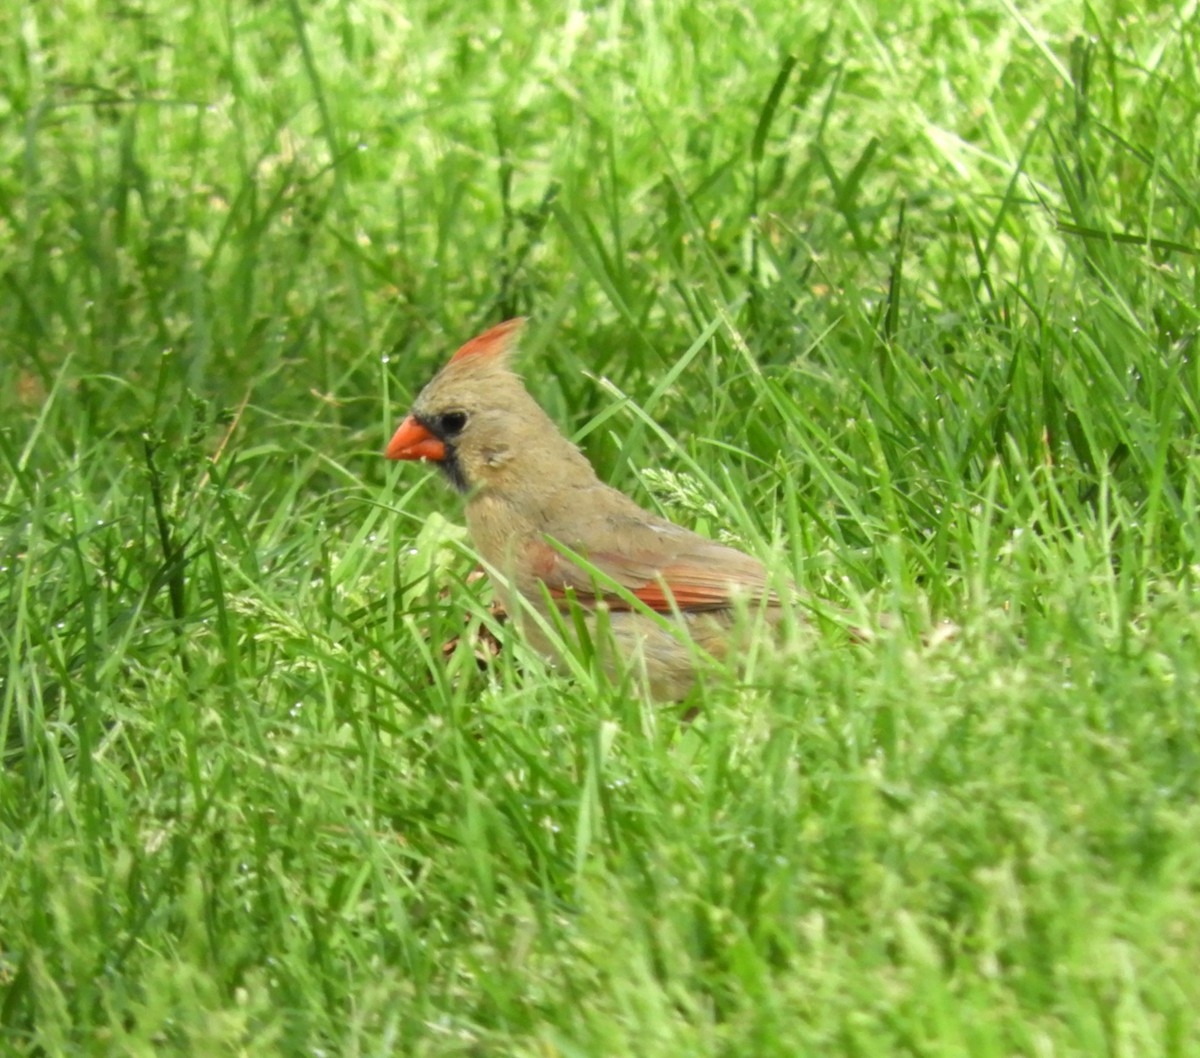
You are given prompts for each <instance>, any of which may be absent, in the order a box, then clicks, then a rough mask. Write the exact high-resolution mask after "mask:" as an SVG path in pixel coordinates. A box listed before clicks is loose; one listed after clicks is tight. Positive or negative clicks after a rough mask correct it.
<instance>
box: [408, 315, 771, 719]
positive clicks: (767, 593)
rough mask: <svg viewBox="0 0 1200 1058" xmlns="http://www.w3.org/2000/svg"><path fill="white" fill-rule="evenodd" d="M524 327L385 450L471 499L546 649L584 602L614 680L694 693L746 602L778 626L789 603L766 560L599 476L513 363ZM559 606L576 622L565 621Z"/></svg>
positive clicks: (471, 512)
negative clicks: (430, 469)
mask: <svg viewBox="0 0 1200 1058" xmlns="http://www.w3.org/2000/svg"><path fill="white" fill-rule="evenodd" d="M523 324H524V320H523V319H514V320H508V321H507V322H505V323H501V324H499V325H498V326H496V327H493V328H492V329H491V330H489V331H487V332H485V333H484V334H481V335H479V337H477V338H473V339H471V341H469V342H467V344H466V345H464V346H463V347H462V348H461V349H459V350H458V352H456V353H455V354H454V356H452V357H451V358H450V360H449V362H448V363H447V364H446V366H445V367H444V368H443V369H442V370H441V371H440V372H439V373H438V375H437V376H436V377H435V378H434V379H433V381H431V382H430V383H429V384H428V385H427V386H426V387H425V388H424V389H423V390H422V391H421V392H420V394H418V396H417V399H416V401H415V402H414V403H413V406H412V410H411V412H410V413H409V415H408V416H407V418H405V419H404V421H403V422H402V423H401V424H400V427H399V429H397V430H396V433H395V435H394V436H393V437H392V439H391V442H390V443H389V444H388V446H387V451H386V455H387V457H388V458H389V459H426V460H429V461H430V462H433V463H436V464H437V466H438V468H439V469H440V470H441V471H442V472H443V473H444V474H445V475H446V477H447V478H448V479H449V481H450V483H451V484H452V485H453V486H454V487H455V488H456V489H457V490H458V491H459V492H461V493H463V494H464V495H465V496H466V515H467V527H468V529H469V530H470V534H471V540H472V542H473V543H474V545H475V549H476V550H477V551H478V553H479V556H480V558H481V559H482V560H483V563H484V568H485V569H486V570H487V571H488V575H489V577H490V578H491V580H492V582H493V585H494V587H495V589H496V591H497V593H498V595H499V596H500V598H501V600H502V601H503V602H504V604H505V606H506V607H507V609H508V611H509V613H510V614H514V615H517V616H518V617H519V615H520V614H521V613H522V612H523V611H525V610H529V611H532V613H533V614H534V615H539V614H540V615H541V616H542V618H545V619H548V622H543V621H539V620H537V619H536V617H534V618H532V619H526V620H523V621H521V622H520V623H521V626H522V629H523V632H524V634H525V635H526V636H527V638H529V639H530V641H531V642H532V643H533V645H534V646H535V647H536V648H537V649H538V650H539V651H541V652H542V653H549V654H551V655H553V654H554V648H553V645H552V642H551V638H550V637H549V636H547V635H546V634H545V631H544V626H545V624H547V623H548V625H549V626H551V627H552V626H554V625H555V624H557V625H558V626H559V628H560V629H565V630H566V631H567V633H568V635H569V634H570V633H571V630H572V629H573V628H574V627H575V623H574V620H573V616H571V614H570V610H571V600H573V601H574V603H575V604H576V605H577V606H578V607H579V608H580V610H577V611H574V612H575V613H576V614H577V613H579V612H581V611H582V612H583V613H584V614H585V615H586V624H587V625H588V627H589V630H590V635H591V636H593V637H594V639H593V643H594V646H595V649H596V650H597V653H598V656H599V657H600V659H601V661H602V663H603V664H604V666H605V668H606V669H607V670H608V671H609V673H610V674H611V675H613V676H615V677H618V678H619V677H620V675H621V674H622V673H624V672H626V671H632V672H633V674H634V675H635V677H636V678H638V679H640V680H641V682H642V685H643V686H644V687H645V689H646V690H647V691H648V692H649V694H650V696H651V697H652V698H655V699H660V700H678V699H680V698H683V697H684V696H686V694H687V692H688V691H689V689H690V688H691V687H692V685H693V683H694V682H695V675H696V667H697V662H698V660H699V658H700V655H698V652H697V650H696V647H697V646H698V647H699V648H701V650H703V651H706V652H707V653H709V654H712V655H714V656H715V657H718V658H721V657H724V656H725V655H726V654H727V653H728V652H729V651H730V650H731V649H735V644H734V643H733V642H732V641H731V638H732V632H733V628H734V625H735V617H736V609H737V608H738V606H743V607H750V608H754V607H762V608H764V609H765V610H766V611H767V619H768V620H770V621H772V622H773V621H775V620H777V619H778V617H779V614H780V607H779V599H778V598H777V597H776V595H775V594H774V592H773V591H772V589H771V587H770V585H769V583H768V576H767V572H766V569H765V568H764V567H763V565H762V563H761V562H759V561H758V560H757V559H754V558H751V557H750V556H749V555H746V554H743V553H742V552H741V551H737V550H735V549H734V548H732V547H726V546H725V545H723V544H717V543H714V542H713V541H711V540H706V539H705V538H704V537H702V536H699V535H698V534H696V533H694V532H691V531H690V530H688V529H684V528H681V527H680V526H678V525H675V524H674V523H672V522H669V521H667V520H666V519H665V518H661V517H659V516H658V515H657V514H653V513H651V512H650V511H646V510H643V509H642V508H641V507H639V506H638V505H637V504H636V503H634V502H633V500H631V499H629V497H627V496H625V495H623V494H622V493H620V492H618V491H617V490H616V489H614V488H610V487H609V486H608V485H605V484H604V483H603V482H602V481H600V479H599V478H598V477H597V476H596V472H595V471H594V470H593V469H592V466H591V464H590V463H589V462H588V461H587V458H586V457H585V456H584V455H583V453H582V452H580V450H579V449H578V448H576V447H575V445H573V444H572V443H571V442H570V441H568V440H567V439H566V438H565V437H563V435H562V434H561V433H559V431H558V429H557V427H556V426H555V425H554V423H553V421H552V420H551V419H550V417H549V416H548V415H547V414H546V413H545V412H544V411H543V410H542V409H541V408H540V407H539V406H538V405H537V403H536V402H535V401H534V400H533V398H532V397H530V395H529V394H528V393H527V392H526V390H525V387H524V385H523V384H522V382H521V380H520V378H518V377H517V375H515V374H514V373H513V371H512V370H511V368H510V367H509V359H510V357H511V354H512V351H513V347H514V345H515V343H516V340H517V337H518V335H519V334H520V332H521V328H522V325H523ZM577 557H578V558H580V559H582V560H583V564H581V562H580V561H577V560H576V558H577ZM517 595H519V596H520V597H521V598H520V599H517V598H516V596H517ZM735 600H736V601H735ZM522 603H523V604H524V606H523V605H522ZM554 610H558V611H559V613H560V614H567V616H566V617H565V619H564V620H562V621H555V620H554V618H553V611H554ZM600 611H603V612H604V614H605V617H604V618H601V617H600V616H599V613H600ZM660 615H661V616H660ZM528 617H529V615H528V614H527V618H528ZM614 648H615V649H614Z"/></svg>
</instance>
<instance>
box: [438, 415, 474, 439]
mask: <svg viewBox="0 0 1200 1058" xmlns="http://www.w3.org/2000/svg"><path fill="white" fill-rule="evenodd" d="M466 425H467V413H466V412H465V411H448V412H446V413H445V414H444V415H441V416H439V418H438V426H440V427H441V429H442V432H443V433H444V434H446V436H448V437H453V436H454V435H455V434H460V433H462V431H463V427H465V426H466Z"/></svg>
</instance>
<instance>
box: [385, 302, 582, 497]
mask: <svg viewBox="0 0 1200 1058" xmlns="http://www.w3.org/2000/svg"><path fill="white" fill-rule="evenodd" d="M524 323H525V320H524V319H523V318H520V317H518V318H517V319H512V320H508V321H506V322H504V323H501V324H498V325H497V326H495V327H493V328H492V329H491V330H489V331H485V332H484V333H483V334H481V335H479V336H478V337H477V338H472V339H471V340H470V341H469V342H467V343H466V345H464V346H463V347H462V348H461V349H459V350H458V352H456V353H455V354H454V355H453V356H452V357H451V358H450V360H449V361H448V362H447V364H446V366H445V367H443V368H442V370H441V371H439V372H438V374H437V375H436V376H434V378H433V380H432V381H431V382H430V383H429V384H428V385H427V386H426V387H425V388H424V389H423V390H421V392H420V393H419V394H418V395H417V398H416V400H415V401H413V406H412V409H411V411H410V412H409V414H408V416H407V417H406V418H405V419H404V421H403V422H402V423H401V424H400V426H399V428H398V429H397V430H396V432H395V434H394V435H393V436H392V439H391V441H390V442H389V444H388V446H387V449H386V451H385V454H386V455H387V457H388V458H389V459H425V460H428V461H430V462H432V463H436V464H437V466H438V468H439V469H440V470H441V471H442V472H443V473H444V474H445V475H446V477H447V478H448V479H449V481H450V483H451V484H452V485H453V486H454V487H455V488H456V489H458V491H459V492H462V493H476V492H481V491H504V490H506V489H507V490H510V491H511V490H513V489H519V488H527V487H528V486H529V485H530V484H531V483H535V482H538V481H542V482H545V481H547V480H549V481H559V480H562V479H563V478H564V477H569V476H572V475H578V474H579V473H581V472H582V470H581V466H580V464H582V468H586V473H587V474H588V475H591V474H592V470H591V466H590V465H589V464H588V462H587V460H586V459H584V457H583V455H582V454H581V453H580V452H579V450H578V449H577V448H576V447H575V446H574V445H572V444H571V443H570V442H569V441H568V440H567V439H566V438H564V437H563V436H562V435H561V434H560V433H559V432H558V429H557V427H555V425H554V423H553V422H552V421H551V419H550V418H549V416H547V415H546V413H545V412H544V411H542V409H541V408H540V407H539V406H538V404H537V403H536V402H535V401H534V399H533V398H532V397H531V396H530V395H529V394H528V393H527V392H526V390H525V386H524V385H523V384H522V382H521V380H520V378H519V377H518V376H517V375H516V374H514V373H513V371H512V369H511V367H510V366H509V361H510V359H511V357H512V353H513V350H514V348H515V346H516V342H517V338H518V336H519V335H520V333H521V329H522V327H523V326H524Z"/></svg>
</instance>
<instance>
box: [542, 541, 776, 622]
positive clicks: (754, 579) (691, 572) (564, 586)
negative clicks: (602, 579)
mask: <svg viewBox="0 0 1200 1058" xmlns="http://www.w3.org/2000/svg"><path fill="white" fill-rule="evenodd" d="M708 547H709V548H710V549H711V550H710V551H709V553H708V554H705V555H703V556H696V559H702V560H704V564H703V565H701V564H698V562H697V561H696V560H693V561H688V560H687V559H677V560H675V561H672V562H668V563H666V564H664V565H662V566H656V564H655V562H654V560H653V559H652V558H651V557H650V556H639V557H637V558H633V557H630V556H626V555H616V554H610V553H604V552H593V553H591V554H590V555H588V556H587V559H588V561H589V562H590V563H591V564H592V565H593V566H595V567H596V569H597V570H599V571H600V572H601V573H603V574H604V575H605V576H606V577H608V578H609V579H611V580H612V581H614V582H616V583H617V584H619V585H621V586H622V587H623V588H626V589H627V590H628V591H629V594H630V595H632V596H633V597H634V598H636V599H638V600H639V601H640V602H642V603H644V604H645V605H646V606H648V607H650V609H652V610H657V611H659V612H660V613H671V612H672V611H674V610H676V609H678V610H723V609H725V608H727V607H729V606H732V605H733V600H734V596H735V595H740V596H742V597H744V598H746V599H747V600H756V599H761V598H762V597H763V596H764V595H766V596H770V597H772V598H773V597H774V596H773V594H772V593H771V592H769V591H768V589H767V585H766V578H765V576H764V573H763V569H762V567H761V566H760V565H759V564H758V563H757V562H756V561H755V560H754V559H752V558H750V557H749V556H748V555H743V554H741V553H740V552H738V551H734V550H733V549H732V548H726V547H722V546H721V545H719V544H710V545H708ZM530 558H531V559H532V560H533V561H532V562H531V568H532V570H533V573H534V576H535V577H536V578H537V579H538V580H539V581H541V582H542V583H543V584H544V585H545V586H546V589H547V590H548V591H549V593H550V595H551V596H552V597H553V598H556V599H565V597H566V595H567V593H568V592H570V593H571V594H572V595H573V596H574V597H575V599H576V601H577V602H579V603H580V604H581V605H583V606H587V605H591V604H594V603H596V602H600V601H603V602H604V603H605V604H606V605H607V606H608V607H609V609H611V610H631V609H633V604H632V603H630V602H629V600H628V599H624V598H622V597H621V596H620V595H619V594H617V593H616V592H614V591H606V590H605V589H604V585H603V584H597V583H595V581H594V579H593V578H592V577H591V575H590V574H589V573H588V572H587V571H586V570H584V569H582V568H580V567H579V566H577V565H576V564H575V563H574V562H572V561H571V560H570V559H568V558H567V557H566V556H565V555H563V554H561V553H560V552H559V551H557V550H556V549H555V548H554V547H552V546H551V545H549V544H544V543H539V544H536V545H534V547H533V548H531V554H530Z"/></svg>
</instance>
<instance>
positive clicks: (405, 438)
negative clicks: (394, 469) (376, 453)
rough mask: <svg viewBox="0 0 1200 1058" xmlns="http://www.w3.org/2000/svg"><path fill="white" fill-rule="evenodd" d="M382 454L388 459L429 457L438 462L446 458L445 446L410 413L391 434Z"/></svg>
mask: <svg viewBox="0 0 1200 1058" xmlns="http://www.w3.org/2000/svg"><path fill="white" fill-rule="evenodd" d="M384 455H386V456H387V457H388V459H431V460H433V462H435V463H440V462H441V461H442V460H443V459H445V458H446V446H445V444H443V443H442V442H441V441H439V440H438V439H437V438H436V437H434V436H433V434H431V433H430V432H429V431H428V430H427V429H425V427H424V426H422V425H421V424H420V423H419V422H417V420H416V419H414V418H413V417H412V416H411V415H410V416H409V417H408V418H407V419H405V420H404V422H402V423H401V424H400V428H399V429H398V430H397V431H396V432H395V433H394V434H392V439H391V440H390V441H389V442H388V446H387V450H386V451H385V452H384Z"/></svg>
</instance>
